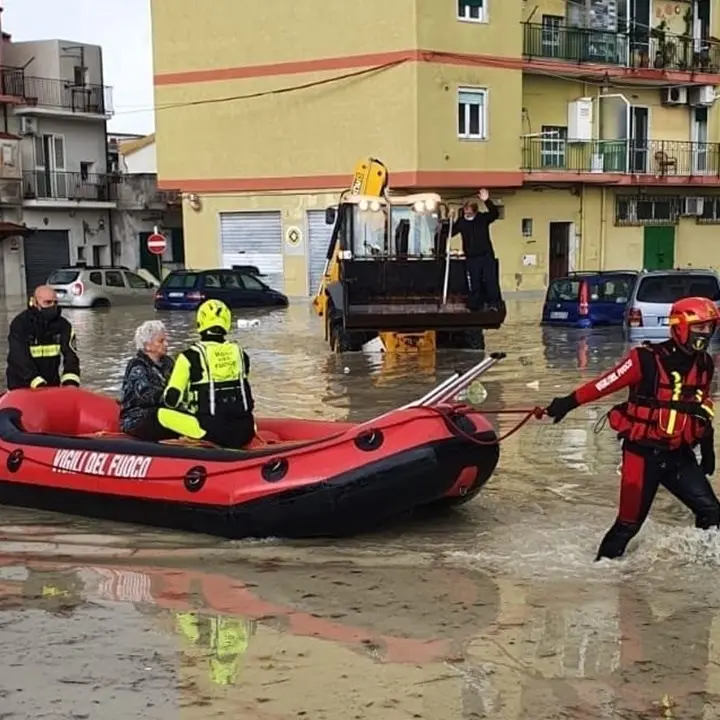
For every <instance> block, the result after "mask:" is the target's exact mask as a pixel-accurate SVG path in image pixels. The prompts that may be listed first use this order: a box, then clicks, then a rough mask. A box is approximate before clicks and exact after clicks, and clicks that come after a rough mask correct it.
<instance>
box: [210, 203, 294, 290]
mask: <svg viewBox="0 0 720 720" xmlns="http://www.w3.org/2000/svg"><path fill="white" fill-rule="evenodd" d="M220 248H221V253H222V264H223V267H226V268H230V267H232V266H233V265H255V266H256V267H257V268H258V269H259V270H260V272H261V273H262V274H263V275H266V276H267V277H264V278H262V280H263V282H265V283H267V284H268V285H269V286H270V287H272V288H275V289H276V290H280V291H282V290H283V288H284V285H285V282H284V279H283V231H282V216H281V214H280V212H240V213H220Z"/></svg>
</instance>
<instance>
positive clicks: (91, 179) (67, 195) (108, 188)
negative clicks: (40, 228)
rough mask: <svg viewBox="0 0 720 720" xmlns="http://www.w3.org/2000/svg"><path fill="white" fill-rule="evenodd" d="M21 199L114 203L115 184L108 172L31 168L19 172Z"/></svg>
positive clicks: (115, 195)
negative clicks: (21, 183) (20, 174)
mask: <svg viewBox="0 0 720 720" xmlns="http://www.w3.org/2000/svg"><path fill="white" fill-rule="evenodd" d="M23 197H24V199H25V200H75V201H81V202H82V201H83V200H84V201H85V202H115V198H116V197H117V194H116V186H115V183H114V182H112V180H111V178H110V176H109V175H86V174H85V173H79V172H51V171H49V170H32V171H30V172H24V173H23Z"/></svg>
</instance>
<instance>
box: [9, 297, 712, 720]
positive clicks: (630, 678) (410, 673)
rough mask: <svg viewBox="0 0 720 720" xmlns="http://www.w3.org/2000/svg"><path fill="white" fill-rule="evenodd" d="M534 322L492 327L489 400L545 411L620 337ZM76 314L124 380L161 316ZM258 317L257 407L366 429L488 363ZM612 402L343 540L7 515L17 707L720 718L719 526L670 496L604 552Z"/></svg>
mask: <svg viewBox="0 0 720 720" xmlns="http://www.w3.org/2000/svg"><path fill="white" fill-rule="evenodd" d="M10 310H13V308H11V309H10ZM10 310H8V314H7V317H8V318H9V317H11V316H12V313H11V312H10ZM538 314H539V301H538V300H513V301H511V302H510V303H509V318H510V320H509V321H508V323H507V326H506V327H505V328H504V329H503V330H501V331H497V332H493V333H488V349H489V350H502V351H505V352H507V353H508V358H507V360H505V361H504V362H503V363H501V364H500V365H499V366H497V367H496V368H494V369H493V370H492V372H491V373H490V374H488V375H487V376H486V378H485V387H486V389H487V391H488V398H487V400H486V401H485V404H484V407H485V408H487V409H488V411H489V410H491V409H509V408H529V407H532V406H534V405H536V404H542V405H545V404H547V402H549V400H550V399H551V398H552V397H553V396H555V395H558V394H565V393H567V392H569V391H570V390H571V389H572V388H573V387H574V386H575V385H576V384H577V383H579V382H580V381H581V380H582V379H584V378H589V377H590V376H592V375H593V374H594V373H597V372H600V371H601V370H602V369H604V368H606V367H608V366H610V365H611V364H612V363H613V362H614V361H615V360H617V359H618V358H619V356H620V355H621V353H622V352H623V350H624V349H625V348H624V344H623V342H622V339H621V338H620V336H619V334H618V333H613V332H597V331H594V332H589V331H568V330H555V331H549V330H543V329H541V328H540V327H539V326H538V324H537V318H538ZM66 316H67V317H69V318H70V319H71V320H72V322H73V323H74V325H75V328H76V331H77V333H78V336H79V344H80V349H81V354H82V359H83V380H84V383H85V384H86V385H87V386H90V387H93V388H96V389H98V390H103V391H105V392H110V393H115V392H117V391H118V389H119V385H120V381H121V378H122V373H123V369H124V364H125V360H126V359H127V358H128V357H129V356H130V355H131V354H132V352H133V348H132V335H133V332H134V329H135V327H136V326H137V325H138V324H139V323H140V322H141V321H143V320H145V319H148V318H153V317H155V313H154V312H153V311H152V310H144V309H140V310H139V309H137V308H133V309H132V310H130V311H127V312H126V311H123V310H119V309H113V310H110V311H74V312H73V311H66ZM158 316H159V317H162V319H163V320H165V321H166V322H167V324H168V327H169V330H170V333H171V335H172V340H173V347H174V348H175V349H177V348H179V347H181V346H182V345H183V344H184V343H185V342H187V340H188V339H189V338H190V337H191V330H192V316H191V315H189V314H180V313H178V314H174V315H171V316H161V315H158ZM259 317H260V319H261V326H260V327H259V328H256V329H252V330H245V331H236V336H237V339H238V340H240V341H241V342H242V344H243V345H244V346H245V348H246V349H247V350H248V352H249V353H250V356H251V359H252V379H253V387H254V391H255V395H256V398H257V402H258V405H259V408H260V409H261V412H262V414H272V415H286V414H287V415H300V416H311V417H312V416H317V417H332V418H335V419H347V418H349V419H352V420H362V419H366V418H369V417H372V416H373V415H377V414H380V413H381V412H383V411H385V410H387V409H390V408H392V407H394V406H397V405H400V404H402V403H405V402H408V401H410V400H412V399H414V398H415V397H418V396H420V395H421V394H423V393H424V392H425V391H427V389H429V387H431V386H432V385H434V384H435V383H436V382H437V380H438V379H442V377H444V376H445V375H446V374H447V373H449V372H450V371H451V370H453V369H454V368H456V367H457V366H459V365H465V364H470V363H471V362H472V361H473V358H474V355H473V353H461V352H455V353H452V352H448V353H440V354H439V356H438V357H437V360H436V361H432V360H427V359H419V358H412V357H410V358H406V359H402V360H397V359H396V360H395V361H392V360H391V359H388V358H383V357H376V358H369V357H366V356H364V355H361V354H358V355H346V356H342V357H336V356H332V355H330V354H329V353H328V352H327V349H326V346H325V345H324V342H323V340H322V333H321V329H320V325H319V322H318V321H317V319H316V318H314V317H313V316H312V314H311V313H310V311H309V308H308V306H307V305H304V304H298V305H295V306H293V307H291V308H290V309H289V310H287V311H281V312H277V313H274V314H265V315H261V316H259ZM6 324H7V319H6V318H5V317H4V316H3V314H2V313H0V336H2V338H4V337H5V335H6V329H7V327H6ZM2 351H3V354H4V352H5V348H4V347H3V348H2ZM608 405H609V403H608V404H606V405H604V406H591V407H588V408H581V409H579V410H577V411H575V412H574V413H572V414H571V415H570V416H568V418H566V420H565V421H564V422H563V423H560V424H558V425H552V424H551V423H549V422H539V421H537V422H534V423H531V424H529V425H527V426H526V427H525V428H524V429H523V430H522V431H520V432H519V433H517V434H515V435H513V436H512V437H511V438H509V439H508V440H507V441H506V442H505V443H504V445H503V451H502V456H501V464H500V467H499V469H498V471H497V473H496V474H495V476H494V478H493V479H492V481H491V483H490V485H489V486H488V488H487V489H486V491H484V492H483V493H482V494H481V496H480V497H479V498H477V499H476V500H475V501H473V502H472V503H470V504H469V505H468V506H466V507H465V508H463V509H462V511H459V512H457V513H455V514H453V515H451V516H448V517H445V518H442V519H437V520H434V521H432V522H429V521H424V522H420V521H417V520H416V521H414V522H412V523H406V524H404V525H401V526H396V527H393V528H390V529H386V530H383V531H382V532H379V533H375V534H372V535H369V536H365V537H361V538H355V539H352V540H343V541H333V542H330V541H327V542H313V543H298V542H295V543H288V542H281V541H275V540H266V541H250V542H227V541H222V540H218V539H215V538H209V537H204V536H193V535H188V534H182V533H175V532H170V531H167V532H166V531H160V530H155V529H148V528H138V527H132V526H128V525H121V524H112V523H105V522H98V521H92V520H86V519H78V518H69V517H65V516H59V515H51V514H44V513H43V514H41V513H35V512H31V511H25V510H17V509H12V508H2V509H1V511H0V512H1V513H2V514H1V515H0V642H2V646H3V649H4V652H3V653H2V657H1V658H0V718H3V719H4V718H8V719H12V720H16V719H23V720H24V719H25V718H27V719H28V720H29V719H31V718H32V719H34V718H53V719H54V718H58V719H60V718H91V719H92V720H94V719H95V718H98V719H100V718H103V719H104V720H107V719H115V718H117V719H118V720H121V719H122V720H124V719H125V718H147V719H148V720H155V719H156V718H157V719H160V718H162V719H163V720H164V719H166V718H167V719H174V718H180V719H182V720H185V719H188V720H189V719H196V718H197V719H198V720H200V719H201V718H202V719H203V720H205V719H208V720H209V719H211V718H240V717H243V718H252V719H253V720H280V719H282V720H285V719H289V718H308V719H309V718H313V720H346V719H347V720H354V719H357V720H361V719H365V718H367V719H372V720H374V719H375V718H377V719H378V720H380V719H381V718H382V719H383V720H395V719H396V718H397V719H398V720H399V719H400V718H403V719H404V718H427V719H428V720H431V719H432V720H456V719H457V720H469V719H471V718H494V719H497V720H524V719H525V718H533V720H554V719H556V718H566V719H567V718H569V719H573V720H575V719H577V720H581V719H582V720H584V719H586V718H588V719H589V718H623V719H631V718H632V719H636V718H637V719H639V718H662V717H665V718H683V719H688V720H690V719H693V720H694V719H695V718H698V719H703V720H710V719H712V718H720V583H719V582H718V581H717V577H718V570H719V567H720V539H719V538H718V537H717V536H716V535H715V534H714V533H701V532H699V531H696V530H694V529H693V528H692V527H691V526H692V522H691V518H690V516H689V513H687V512H686V511H685V510H684V509H683V508H681V507H680V506H678V505H677V504H676V503H675V502H674V501H673V500H671V499H670V498H669V496H668V495H667V494H666V493H664V492H662V491H661V493H660V494H659V496H658V499H657V502H656V505H655V507H654V509H653V514H652V518H651V520H650V521H649V522H648V524H647V526H646V527H645V528H644V529H643V531H642V533H641V534H640V536H639V538H638V539H637V540H636V541H635V542H634V543H633V545H632V546H631V549H630V552H629V553H628V556H627V557H626V559H624V560H622V561H619V562H607V561H605V562H602V563H594V562H593V557H594V553H595V550H596V547H597V543H598V542H599V540H600V538H601V537H602V534H603V533H604V532H605V530H606V529H607V527H608V526H609V525H610V523H611V522H612V520H613V518H614V515H615V502H616V497H617V491H618V480H619V478H618V472H617V467H618V463H619V452H618V447H617V444H616V442H615V440H614V437H613V435H612V433H611V432H610V431H609V430H604V431H603V432H599V433H598V432H595V430H594V428H595V425H596V422H597V420H598V418H599V417H600V416H601V415H602V413H603V412H604V410H605V409H606V408H607V406H608ZM518 419H520V416H517V417H514V416H510V415H501V416H498V419H497V425H498V426H499V428H500V430H501V431H507V430H509V429H510V428H511V427H512V425H513V424H514V423H515V422H516V421H517V420H518Z"/></svg>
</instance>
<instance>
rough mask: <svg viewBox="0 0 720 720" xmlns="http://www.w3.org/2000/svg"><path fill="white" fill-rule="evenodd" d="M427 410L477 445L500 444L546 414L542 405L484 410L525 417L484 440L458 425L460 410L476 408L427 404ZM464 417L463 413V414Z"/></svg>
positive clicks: (490, 412)
mask: <svg viewBox="0 0 720 720" xmlns="http://www.w3.org/2000/svg"><path fill="white" fill-rule="evenodd" d="M424 409H425V410H431V411H432V412H434V413H436V414H438V415H441V416H442V417H443V418H444V419H445V420H446V422H447V423H448V424H449V425H450V426H451V427H452V431H453V433H455V434H456V435H459V436H460V437H462V438H463V439H465V440H468V441H470V442H473V443H475V444H476V445H499V444H500V443H502V442H505V440H507V439H508V438H509V437H512V436H513V435H514V434H515V433H516V432H518V431H519V430H521V429H522V428H524V427H525V425H527V423H529V422H530V420H532V419H536V420H540V419H541V418H542V417H543V416H544V415H545V408H542V407H539V406H538V407H534V408H532V409H529V408H518V409H508V410H483V414H485V415H522V416H523V417H522V418H521V419H520V420H519V421H518V422H517V423H515V425H513V426H512V427H511V428H510V429H509V430H508V431H507V432H506V433H503V434H502V435H499V436H497V437H494V438H492V439H489V440H483V439H481V438H478V437H475V436H474V435H473V434H472V433H470V432H467V431H465V430H463V429H462V428H461V427H459V426H458V423H457V421H456V417H457V414H458V411H461V412H462V411H465V412H467V411H468V410H474V408H468V407H463V408H454V409H453V410H450V411H448V410H446V409H444V408H442V407H437V406H429V407H428V406H425V408H424ZM461 417H462V415H461Z"/></svg>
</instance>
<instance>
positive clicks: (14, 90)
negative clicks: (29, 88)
mask: <svg viewBox="0 0 720 720" xmlns="http://www.w3.org/2000/svg"><path fill="white" fill-rule="evenodd" d="M24 80H25V71H24V70H23V69H22V68H17V67H0V95H4V96H5V97H16V98H22V97H23V93H24V92H25V86H24Z"/></svg>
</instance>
